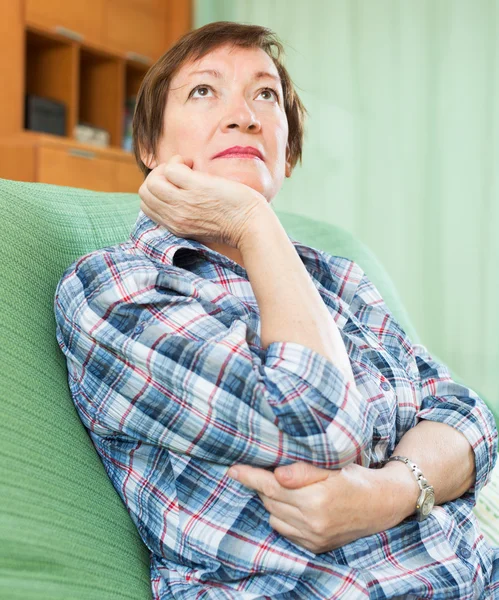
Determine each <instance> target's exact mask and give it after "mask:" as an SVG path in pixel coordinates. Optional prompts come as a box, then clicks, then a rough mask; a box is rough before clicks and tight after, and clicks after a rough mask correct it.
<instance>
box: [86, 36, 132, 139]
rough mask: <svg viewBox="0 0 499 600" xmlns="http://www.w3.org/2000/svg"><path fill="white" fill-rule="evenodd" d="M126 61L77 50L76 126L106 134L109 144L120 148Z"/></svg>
mask: <svg viewBox="0 0 499 600" xmlns="http://www.w3.org/2000/svg"><path fill="white" fill-rule="evenodd" d="M124 87H125V61H124V60H123V59H119V58H115V57H112V56H106V55H103V54H100V53H97V52H95V51H93V50H90V49H88V48H84V47H82V48H81V50H80V80H79V120H78V122H79V123H86V124H88V125H92V126H93V127H99V128H101V129H105V130H106V131H108V132H109V136H110V145H111V146H113V147H118V148H119V147H121V139H122V135H123V119H122V113H121V110H120V109H121V107H122V106H123V105H124V95H125V90H124Z"/></svg>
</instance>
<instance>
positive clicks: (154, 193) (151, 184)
mask: <svg viewBox="0 0 499 600" xmlns="http://www.w3.org/2000/svg"><path fill="white" fill-rule="evenodd" d="M139 196H140V197H141V199H142V200H143V201H144V202H145V204H147V205H148V206H149V207H150V208H151V209H152V210H155V211H156V212H157V213H159V212H161V211H162V210H164V209H165V206H168V205H170V206H173V205H174V204H175V203H176V202H181V198H180V197H179V189H178V188H177V187H175V186H174V185H172V184H171V183H168V181H166V180H165V179H164V178H163V177H161V178H156V179H154V178H153V179H150V180H149V181H147V183H145V185H143V186H142V187H141V188H140V190H139Z"/></svg>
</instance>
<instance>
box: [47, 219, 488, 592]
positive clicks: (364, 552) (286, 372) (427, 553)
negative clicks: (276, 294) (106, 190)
mask: <svg viewBox="0 0 499 600" xmlns="http://www.w3.org/2000/svg"><path fill="white" fill-rule="evenodd" d="M289 239H290V242H291V243H292V244H293V245H294V247H295V249H296V251H297V252H298V254H299V256H300V258H301V260H302V261H303V263H304V265H305V267H306V269H307V271H308V273H309V274H310V277H311V279H312V281H313V282H314V284H315V285H316V287H317V289H318V291H319V293H320V294H321V297H322V299H323V301H324V303H325V304H326V306H327V308H328V310H329V311H330V313H331V314H332V315H333V317H334V320H335V322H336V324H337V326H338V328H339V330H340V332H341V336H342V339H343V341H344V343H345V347H346V350H347V353H348V355H349V358H350V362H351V366H352V371H353V374H354V377H355V382H356V387H357V389H356V390H355V389H353V388H351V387H350V386H349V385H348V383H347V381H346V379H345V378H344V376H343V374H342V372H341V371H340V370H339V369H338V368H336V367H335V366H334V365H333V364H332V363H331V362H329V361H328V360H327V359H326V358H325V357H323V356H322V355H320V354H318V353H316V352H315V351H313V350H311V349H309V348H307V347H304V346H302V345H300V344H298V343H294V342H273V343H271V344H270V345H269V346H268V347H267V349H266V350H263V349H262V348H261V345H260V337H259V335H260V318H259V310H258V304H257V302H256V299H255V297H254V294H253V292H252V288H251V285H250V283H249V281H248V277H247V273H246V271H245V269H244V268H243V267H241V266H240V265H238V264H237V263H235V262H234V261H232V260H231V259H229V258H228V257H226V256H224V255H221V254H219V253H217V252H215V251H213V250H211V249H209V248H207V247H206V246H204V245H203V244H201V243H199V242H196V241H194V240H188V239H183V238H178V237H176V236H174V235H173V234H172V233H171V232H169V231H168V230H167V229H165V228H162V227H159V226H157V225H156V224H155V223H154V222H153V221H151V220H150V219H149V218H148V217H147V216H146V215H144V214H143V213H142V212H141V213H140V214H139V217H138V220H137V222H136V224H135V227H134V230H133V232H132V234H131V236H130V239H129V240H128V241H127V242H125V243H122V244H119V245H117V246H113V247H109V248H104V249H101V250H98V251H96V252H92V253H91V254H89V255H87V256H85V257H82V258H81V259H79V260H78V261H76V262H75V263H74V264H73V265H71V266H70V267H69V268H68V269H67V270H66V272H65V273H64V275H63V277H62V279H61V281H60V283H59V285H58V288H57V292H56V298H55V313H56V322H57V339H58V342H59V345H60V347H61V349H62V351H63V352H64V354H65V355H66V359H67V366H68V381H69V386H70V389H71V393H72V397H73V400H74V403H75V406H76V408H77V411H78V414H79V416H80V418H81V420H82V422H83V424H84V425H85V427H86V428H87V430H88V433H89V435H90V437H91V439H92V441H93V443H94V445H95V448H96V449H97V452H98V453H99V455H100V457H101V460H102V462H103V464H104V467H105V469H106V472H107V474H108V475H109V477H110V479H111V481H112V482H113V485H114V486H115V488H116V490H117V492H118V494H119V495H120V496H121V498H122V500H123V502H124V504H125V506H126V508H127V510H128V512H129V514H130V516H131V518H132V519H133V521H134V523H135V524H136V526H137V528H138V531H139V533H140V535H141V537H142V539H143V541H144V543H145V544H146V545H147V547H148V549H149V550H150V555H151V584H152V591H153V596H154V598H155V599H162V600H165V599H167V598H168V599H170V598H181V599H182V600H189V599H193V600H194V599H200V598H203V599H208V598H213V599H216V600H219V599H222V598H227V599H229V598H230V599H241V600H249V599H256V598H269V599H272V600H285V599H286V600H288V599H289V600H291V599H298V598H306V599H317V600H325V599H329V598H331V599H333V598H346V599H348V600H355V599H357V598H359V599H360V598H363V599H365V598H375V599H382V598H399V597H404V598H422V597H424V598H441V599H444V598H445V599H449V598H459V599H460V600H468V599H471V598H484V599H485V598H492V597H494V598H495V597H498V598H499V549H495V548H491V547H490V546H489V544H488V543H487V542H486V541H485V539H484V537H483V536H482V534H481V532H480V530H479V527H478V524H477V520H476V518H475V516H474V514H473V512H472V508H473V506H474V504H475V501H476V494H477V492H478V491H479V490H480V489H481V488H482V487H483V486H484V485H485V484H486V483H487V481H488V480H489V477H490V474H491V470H492V468H493V467H494V464H495V462H496V458H497V429H496V426H495V423H494V419H493V417H492V414H491V412H490V411H489V409H488V408H487V407H486V405H485V404H484V402H483V401H482V400H481V399H480V398H479V397H478V395H477V394H476V393H475V392H473V391H472V390H471V389H469V388H467V387H464V386H462V385H459V384H457V383H455V382H454V381H453V380H452V378H451V376H450V373H449V371H448V369H447V368H446V367H445V366H444V365H443V364H440V363H437V362H436V361H435V360H434V359H433V358H432V357H431V356H430V354H429V353H428V351H427V350H426V348H425V347H424V346H421V345H416V344H412V343H411V341H410V340H409V339H408V337H407V335H406V333H405V332H404V330H403V329H402V328H401V327H400V325H399V324H398V323H397V322H396V320H395V319H394V317H393V316H392V314H391V313H390V311H389V309H388V308H387V306H386V305H385V303H384V301H383V298H382V297H381V296H380V294H379V292H378V291H377V289H376V287H375V286H374V285H373V284H372V282H371V281H370V280H369V279H368V277H367V276H366V274H365V273H364V272H363V271H362V269H361V268H360V266H359V265H357V264H356V263H354V262H352V261H350V260H348V259H346V258H342V257H338V256H332V255H330V254H328V253H326V252H323V251H321V250H317V249H313V248H310V247H308V246H306V245H304V244H300V243H299V242H297V241H295V240H293V239H292V238H289ZM421 419H429V420H433V421H438V422H441V423H447V424H449V425H451V426H452V427H454V428H456V429H458V430H459V431H460V432H462V433H463V434H464V435H465V436H466V438H467V440H468V441H469V442H470V444H471V445H472V447H473V450H474V453H475V460H476V483H475V485H474V487H472V488H471V489H470V490H469V491H468V492H466V493H465V494H464V495H463V496H462V497H461V498H459V499H457V500H455V501H453V502H449V503H446V504H444V505H442V506H437V507H435V508H434V510H433V511H432V513H431V515H430V517H429V518H428V519H426V520H425V521H423V522H421V523H420V522H417V521H416V520H415V517H410V518H408V519H406V520H405V521H403V522H402V523H400V524H399V525H397V526H396V527H393V528H392V529H389V530H387V531H384V532H380V533H378V534H375V535H371V536H369V537H364V538H360V539H358V540H355V541H354V542H351V543H349V544H346V545H344V546H343V547H341V548H338V549H336V550H332V551H330V552H325V553H322V554H318V555H316V554H314V553H313V552H311V551H309V550H306V549H304V548H302V547H300V546H298V545H297V544H294V543H292V542H291V541H289V540H288V539H286V538H285V537H283V536H281V535H280V534H278V533H277V532H276V531H275V530H274V529H272V528H271V527H270V526H269V523H268V512H267V511H266V509H265V507H264V506H263V504H262V502H261V500H260V498H259V496H258V495H257V493H256V492H254V491H253V490H250V489H248V488H246V487H244V486H242V485H241V484H240V483H239V482H237V481H235V480H232V479H231V478H229V477H227V476H226V472H227V470H228V468H229V467H230V465H232V464H234V463H236V462H239V463H247V464H251V465H253V466H260V467H266V468H275V467H277V466H279V465H284V464H289V463H292V462H295V461H299V460H303V461H308V462H310V463H313V464H314V465H316V466H318V467H322V468H327V469H337V468H341V467H343V466H345V465H347V464H349V463H350V462H353V461H355V462H357V463H358V464H360V465H363V466H365V467H375V466H376V465H377V464H379V462H380V461H381V460H382V459H384V458H386V457H388V456H390V455H391V453H392V452H393V449H394V447H395V446H396V444H397V443H398V442H399V440H400V438H401V437H402V436H403V435H404V433H405V432H406V431H407V430H409V429H410V428H411V427H414V426H415V425H416V424H417V423H418V422H419V421H420V420H421Z"/></svg>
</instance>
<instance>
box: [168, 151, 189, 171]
mask: <svg viewBox="0 0 499 600" xmlns="http://www.w3.org/2000/svg"><path fill="white" fill-rule="evenodd" d="M170 163H171V164H179V165H186V166H188V167H189V169H192V167H193V166H194V161H193V160H192V158H187V157H185V156H182V155H181V154H174V155H173V156H172V157H171V158H170V160H169V161H168V164H170Z"/></svg>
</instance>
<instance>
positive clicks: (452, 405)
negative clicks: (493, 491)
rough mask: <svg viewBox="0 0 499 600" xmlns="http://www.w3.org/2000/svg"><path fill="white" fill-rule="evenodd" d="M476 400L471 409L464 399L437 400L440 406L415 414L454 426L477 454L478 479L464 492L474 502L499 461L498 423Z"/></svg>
mask: <svg viewBox="0 0 499 600" xmlns="http://www.w3.org/2000/svg"><path fill="white" fill-rule="evenodd" d="M475 402H476V404H475V406H474V407H473V408H472V409H471V410H470V407H469V405H468V404H464V403H462V404H458V405H457V406H456V402H438V406H434V407H430V408H425V409H423V410H420V411H419V412H418V413H417V414H416V418H417V419H418V420H420V419H426V420H428V421H436V422H438V423H445V424H446V425H450V426H451V427H454V428H455V429H457V430H458V431H460V432H461V433H462V434H463V435H464V436H465V438H466V439H467V440H468V442H469V443H470V445H471V447H472V448H473V452H474V454H475V469H476V479H475V484H474V486H473V487H472V488H470V489H469V490H468V492H466V494H465V496H467V499H469V500H470V502H471V503H472V504H473V506H474V505H475V504H476V499H477V494H478V492H479V491H480V490H481V489H482V488H483V487H484V486H485V485H486V484H487V483H488V482H489V480H490V477H491V474H492V470H493V468H494V466H495V464H496V461H497V427H496V424H495V420H494V417H493V415H492V413H491V412H490V410H489V409H488V407H487V406H486V404H485V403H484V402H483V401H482V400H481V399H480V398H478V396H477V397H476V398H475Z"/></svg>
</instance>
